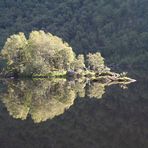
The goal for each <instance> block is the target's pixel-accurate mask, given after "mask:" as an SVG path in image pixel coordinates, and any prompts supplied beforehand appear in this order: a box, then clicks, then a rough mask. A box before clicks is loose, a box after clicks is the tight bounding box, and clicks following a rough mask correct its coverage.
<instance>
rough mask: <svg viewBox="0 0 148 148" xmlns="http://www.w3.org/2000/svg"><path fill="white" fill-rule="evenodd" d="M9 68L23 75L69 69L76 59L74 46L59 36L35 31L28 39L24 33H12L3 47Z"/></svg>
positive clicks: (3, 53) (3, 54)
mask: <svg viewBox="0 0 148 148" xmlns="http://www.w3.org/2000/svg"><path fill="white" fill-rule="evenodd" d="M2 57H3V58H5V59H7V61H8V62H7V70H12V71H16V72H17V73H19V74H23V75H32V74H34V73H35V74H47V73H49V72H50V71H52V70H56V69H58V70H61V69H62V70H68V69H69V68H70V65H71V63H73V61H74V59H75V55H74V52H73V50H72V48H71V47H70V46H69V45H68V44H67V43H66V42H63V41H62V39H60V38H59V37H57V36H53V35H52V34H50V33H45V32H44V31H33V32H31V33H30V36H29V39H28V40H27V39H26V38H25V36H24V34H23V33H19V34H18V35H12V36H11V37H10V38H8V39H7V41H6V43H5V46H4V48H3V49H2Z"/></svg>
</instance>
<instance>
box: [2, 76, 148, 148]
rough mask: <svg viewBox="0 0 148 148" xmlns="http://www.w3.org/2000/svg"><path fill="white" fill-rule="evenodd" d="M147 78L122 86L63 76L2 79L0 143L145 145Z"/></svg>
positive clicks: (40, 147) (36, 147) (100, 147)
mask: <svg viewBox="0 0 148 148" xmlns="http://www.w3.org/2000/svg"><path fill="white" fill-rule="evenodd" d="M147 88H148V81H147V80H143V79H140V80H138V81H137V82H135V83H131V84H129V85H128V88H126V87H125V86H123V85H111V86H105V85H103V84H98V83H93V84H89V82H88V83H87V84H86V82H84V81H80V82H75V81H66V80H53V81H52V80H33V81H30V80H17V81H13V80H9V81H1V102H0V106H1V107H0V147H2V148H20V147H21V148H26V147H27V148H69V147H70V148H84V147H85V148H109V147H110V148H147V147H148V140H147V137H148V91H147Z"/></svg>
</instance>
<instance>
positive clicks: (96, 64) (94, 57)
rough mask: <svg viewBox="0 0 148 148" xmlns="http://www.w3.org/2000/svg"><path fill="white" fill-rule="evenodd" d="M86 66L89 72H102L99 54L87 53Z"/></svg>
mask: <svg viewBox="0 0 148 148" xmlns="http://www.w3.org/2000/svg"><path fill="white" fill-rule="evenodd" d="M86 62H87V66H88V67H89V68H90V69H91V70H96V71H98V70H102V69H104V58H103V57H102V56H101V54H100V53H99V52H96V53H94V54H92V53H89V54H88V55H87V59H86Z"/></svg>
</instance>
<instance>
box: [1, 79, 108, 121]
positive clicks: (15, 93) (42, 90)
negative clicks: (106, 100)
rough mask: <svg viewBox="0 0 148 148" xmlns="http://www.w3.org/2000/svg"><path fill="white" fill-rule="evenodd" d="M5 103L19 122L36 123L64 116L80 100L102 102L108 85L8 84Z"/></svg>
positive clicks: (56, 82)
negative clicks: (101, 99) (75, 101)
mask: <svg viewBox="0 0 148 148" xmlns="http://www.w3.org/2000/svg"><path fill="white" fill-rule="evenodd" d="M4 84H5V86H6V90H5V91H3V93H1V100H2V102H3V103H4V105H5V106H6V108H7V110H8V112H9V114H10V115H11V116H12V117H13V118H15V119H22V120H25V119H27V117H28V116H31V118H32V119H33V121H34V122H35V123H40V122H42V121H46V120H47V119H52V118H54V117H55V116H58V115H61V114H63V113H64V111H65V110H67V109H68V108H69V107H70V106H71V105H73V103H74V100H75V99H76V98H77V96H79V97H86V96H88V97H89V98H94V97H95V98H98V99H99V98H101V97H102V95H103V94H104V93H105V86H106V84H102V83H98V82H89V83H87V82H86V81H84V80H81V81H66V80H65V79H58V80H57V79H53V80H32V81H31V80H17V81H16V80H15V81H14V80H9V81H8V80H7V81H6V80H5V81H4Z"/></svg>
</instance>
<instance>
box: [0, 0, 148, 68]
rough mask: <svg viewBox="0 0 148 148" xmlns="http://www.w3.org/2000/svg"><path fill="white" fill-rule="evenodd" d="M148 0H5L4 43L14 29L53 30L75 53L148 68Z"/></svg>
mask: <svg viewBox="0 0 148 148" xmlns="http://www.w3.org/2000/svg"><path fill="white" fill-rule="evenodd" d="M147 5H148V2H147V0H124V1H123V0H93V1H90V0H68V1H66V0H56V1H54V0H50V1H46V0H26V1H23V0H1V1H0V10H1V15H0V46H1V47H3V45H4V42H5V40H6V38H7V37H8V36H9V35H10V34H14V33H18V32H20V31H22V32H25V34H28V33H29V32H31V31H32V30H40V29H42V30H45V31H47V32H51V33H52V34H55V35H57V36H59V37H61V38H63V39H64V40H65V41H67V42H68V43H70V45H71V46H72V47H73V49H74V51H75V52H76V53H88V52H90V51H91V52H94V51H98V49H99V50H100V51H101V53H102V54H103V56H104V57H105V58H106V59H107V61H109V62H113V63H117V64H125V65H129V66H133V65H138V66H139V67H144V68H147V66H148V65H147V64H146V63H148V62H147V57H148V53H147V49H148V27H147V24H148V19H147V18H148V10H147Z"/></svg>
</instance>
